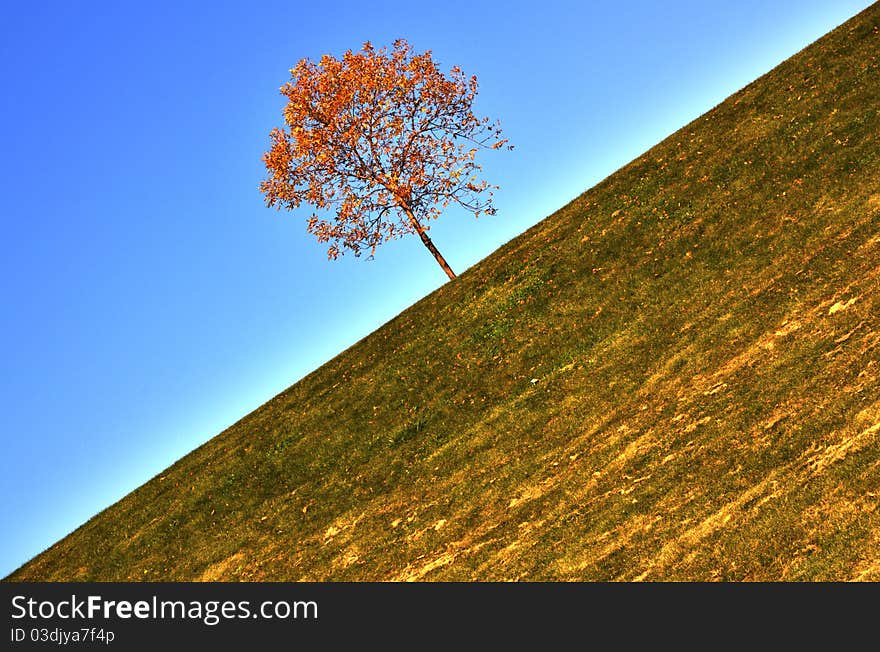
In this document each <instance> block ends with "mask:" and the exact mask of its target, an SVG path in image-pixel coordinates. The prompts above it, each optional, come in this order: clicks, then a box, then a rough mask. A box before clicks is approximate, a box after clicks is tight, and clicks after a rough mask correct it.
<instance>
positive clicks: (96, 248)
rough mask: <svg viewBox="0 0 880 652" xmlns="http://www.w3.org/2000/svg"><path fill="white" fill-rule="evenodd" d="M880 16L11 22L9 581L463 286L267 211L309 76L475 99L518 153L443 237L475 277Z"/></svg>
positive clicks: (59, 17)
mask: <svg viewBox="0 0 880 652" xmlns="http://www.w3.org/2000/svg"><path fill="white" fill-rule="evenodd" d="M869 4H870V2H868V1H867V0H835V1H834V2H828V1H827V0H775V1H771V2H767V1H766V0H763V1H759V0H738V1H737V2H727V1H721V0H718V1H714V2H707V1H705V0H703V1H696V0H693V1H676V2H655V1H654V2H648V1H639V2H633V1H628V2H627V1H622V0H608V1H602V2H571V3H561V2H553V1H550V0H548V1H547V2H530V3H518V2H514V3H507V2H496V3H488V2H485V3H481V2H476V3H474V2H470V1H467V2H457V1H453V2H412V1H411V0H410V1H406V2H371V3H358V2H344V1H343V2H333V3H322V2H313V1H311V2H297V1H291V0H287V1H285V2H236V3H232V2H203V3H196V2H150V3H133V2H132V3H129V2H104V3H102V2H87V3H85V2H84V3H78V2H77V3H72V2H49V3H45V2H41V3H23V2H18V3H7V5H5V7H4V11H3V26H2V28H0V30H2V38H0V71H2V73H0V74H2V78H0V82H2V83H0V89H2V94H3V95H2V102H0V118H2V119H0V130H2V133H0V136H2V147H0V195H2V209H0V211H2V212H0V214H2V229H3V230H2V248H3V253H2V256H0V291H2V304H0V305H2V319H0V360H2V393H0V417H2V421H0V428H2V437H3V455H2V467H0V483H2V506H0V523H2V524H3V525H2V528H3V537H2V543H0V576H4V575H6V574H7V573H9V572H11V571H12V570H14V569H15V568H16V567H17V566H18V565H20V564H21V563H23V562H25V561H26V560H27V559H29V558H30V557H32V556H33V555H35V554H37V553H39V552H40V551H42V550H43V549H45V548H46V547H48V546H49V545H51V544H52V543H53V542H55V541H56V540H58V539H59V538H61V537H63V536H64V535H66V534H67V533H68V532H70V531H72V530H73V529H74V528H76V527H77V526H79V525H80V524H82V523H83V522H84V521H86V520H87V519H88V518H89V517H91V516H92V515H94V514H95V513H97V512H98V511H100V510H101V509H103V508H104V507H106V506H108V505H110V504H111V503H113V502H114V501H116V500H118V499H119V498H121V497H122V496H124V495H125V494H126V493H128V492H129V491H131V490H132V489H134V488H135V487H137V486H138V485H140V484H142V483H143V482H144V481H146V480H148V479H149V478H150V477H152V476H153V475H155V474H156V473H158V472H160V471H161V470H162V469H164V468H165V467H166V466H168V465H169V464H171V463H172V462H174V461H175V460H176V459H178V458H179V457H181V456H183V455H184V454H186V453H187V452H188V451H190V450H192V449H193V448H195V447H196V446H198V445H199V444H201V443H203V442H204V441H206V440H207V439H209V438H211V437H212V436H214V435H216V434H217V433H219V432H220V431H221V430H223V429H224V428H225V427H226V426H228V425H230V424H231V423H233V422H235V421H236V420H238V419H239V418H240V417H242V416H243V415H245V414H246V413H247V412H249V411H251V410H253V409H254V408H256V407H258V406H259V405H261V404H262V403H263V402H265V401H266V400H268V399H269V398H271V397H272V396H273V395H275V394H276V393H278V392H279V391H281V390H283V389H284V388H285V387H287V386H288V385H290V384H292V383H293V382H295V381H296V380H297V379H299V378H301V377H302V376H303V375H305V374H306V373H308V372H309V371H310V370H312V369H314V368H315V367H317V366H319V365H320V364H321V363H323V362H324V361H326V360H327V359H329V358H331V357H332V356H333V355H335V354H336V353H338V352H340V351H341V350H343V349H345V348H346V347H348V346H349V345H351V344H353V343H354V342H355V341H357V340H358V339H360V338H361V337H363V336H364V335H366V334H368V333H369V332H370V331H372V330H374V329H375V328H376V327H378V326H379V325H381V324H382V323H384V322H385V321H387V320H388V319H390V318H392V317H393V316H394V315H396V314H397V313H399V312H400V311H401V310H402V309H404V308H406V307H407V306H408V305H410V304H411V303H413V302H414V301H416V300H417V299H419V298H420V297H422V296H424V295H425V294H427V293H429V292H431V291H432V290H434V289H435V288H437V287H438V286H440V285H441V284H442V283H444V282H445V280H446V277H445V275H444V273H443V272H442V270H441V269H440V268H439V267H438V266H437V264H436V263H435V262H434V260H433V258H432V257H431V256H430V254H428V252H427V251H426V250H425V249H424V248H423V246H422V245H421V243H420V242H419V241H418V240H417V239H413V240H411V241H397V242H395V243H391V244H387V245H385V246H384V247H382V248H380V249H379V250H378V251H377V255H376V258H375V260H373V261H367V260H365V259H355V258H353V257H351V256H346V257H345V258H342V259H340V260H339V261H337V262H335V263H334V262H329V261H327V259H326V255H325V247H324V246H322V245H319V244H318V243H316V242H315V241H314V240H313V238H312V237H311V236H309V235H308V234H307V233H306V232H305V223H304V215H303V214H290V213H285V212H282V213H278V212H275V211H274V210H269V209H267V208H265V207H264V204H263V201H262V197H261V196H260V194H259V193H258V191H257V185H258V183H259V181H260V180H261V178H262V176H263V168H262V164H261V162H260V155H261V154H262V152H263V151H264V150H265V148H266V147H267V145H268V137H267V136H268V132H269V130H270V128H271V127H273V126H275V125H277V124H280V109H281V107H282V105H283V98H282V97H281V96H280V95H279V94H278V87H279V86H280V85H281V84H282V83H283V82H285V81H286V80H287V78H288V70H289V69H290V68H291V67H292V66H293V65H294V64H295V63H296V61H297V60H299V59H300V58H302V57H311V58H316V57H319V56H320V55H321V54H323V53H325V52H330V53H333V54H335V55H339V54H341V53H342V52H343V51H344V50H345V49H348V48H358V47H359V46H360V44H361V43H362V42H363V41H365V40H371V41H373V42H374V43H375V44H377V45H378V44H386V43H389V42H391V41H392V40H393V39H395V38H397V37H405V38H407V39H408V40H409V41H410V42H411V43H412V44H413V45H414V46H415V47H416V48H417V49H418V50H425V49H431V50H433V52H434V55H435V58H436V59H438V60H439V61H440V62H441V64H442V66H443V67H444V68H446V69H448V68H449V67H450V66H452V65H454V64H457V65H459V66H461V67H462V68H463V69H464V70H465V72H467V73H475V74H476V75H477V76H478V78H479V80H480V94H479V95H478V98H477V108H478V110H479V111H480V112H481V113H483V114H486V115H489V116H491V117H493V118H500V119H501V121H502V124H503V126H504V129H505V132H506V135H507V136H508V137H509V138H510V139H511V141H512V142H513V143H514V144H515V145H516V149H515V150H514V151H513V152H487V153H486V155H485V156H484V157H483V158H482V163H483V164H484V172H485V176H486V177H487V178H488V179H489V180H490V181H492V182H495V183H498V184H500V185H501V187H502V188H501V190H500V191H499V192H498V193H496V196H497V207H498V209H499V213H498V215H497V216H495V217H485V218H481V219H480V220H479V221H477V220H474V219H473V217H472V216H467V215H465V214H463V213H454V212H450V213H449V214H448V215H445V216H444V217H443V218H441V220H439V221H438V222H436V223H435V224H434V228H433V229H432V231H431V235H432V237H433V238H434V240H435V242H436V244H437V245H438V247H439V248H440V250H441V251H442V252H443V253H444V254H445V256H446V258H447V259H448V260H449V262H450V264H451V265H452V266H453V268H454V269H455V270H456V271H459V272H460V271H462V270H464V269H466V268H467V267H469V266H471V265H473V264H474V263H476V262H477V261H479V260H480V259H481V258H483V257H485V256H487V255H488V254H490V253H491V252H492V251H493V250H495V249H496V248H497V247H498V246H499V245H501V244H503V243H504V242H506V241H507V240H509V239H510V238H512V237H514V236H516V235H517V234H519V233H520V232H522V231H523V230H524V229H526V228H528V227H529V226H531V225H532V224H534V223H536V222H537V221H539V220H540V219H542V218H543V217H545V216H546V215H548V214H549V213H551V212H553V210H555V209H556V208H558V207H560V206H561V205H563V204H564V203H566V202H567V201H569V200H570V199H572V198H574V197H575V196H577V195H578V194H580V193H581V192H583V191H584V190H586V189H587V188H588V187H590V186H592V185H594V184H595V183H596V182H598V181H600V180H601V179H602V178H604V177H605V176H607V175H608V174H610V173H611V172H613V171H614V170H615V169H617V168H618V167H620V166H621V165H623V164H625V163H626V162H628V161H629V160H631V159H632V158H634V157H635V156H637V155H638V154H640V153H641V152H643V151H644V150H645V149H647V148H648V147H650V146H651V145H653V144H655V143H657V142H658V141H660V140H661V139H662V138H663V137H665V136H666V135H668V134H670V133H671V132H673V131H674V130H676V129H677V128H678V127H680V126H682V125H684V124H685V123H687V122H688V121H690V120H691V119H693V118H695V117H697V116H698V115H700V114H701V113H703V112H705V111H706V110H708V109H710V108H711V107H712V106H714V105H715V104H717V103H718V102H720V101H721V100H723V99H724V98H725V97H726V96H727V95H729V94H730V93H732V92H733V91H735V90H737V89H738V88H741V87H742V86H744V85H745V84H747V83H748V82H750V81H752V80H753V79H755V78H756V77H758V76H759V75H761V74H763V73H764V72H766V71H768V70H770V69H771V68H772V67H774V66H775V65H776V64H778V63H779V62H780V61H782V60H784V59H785V58H787V57H788V56H790V55H792V54H794V53H795V52H796V51H798V50H799V49H801V48H802V47H804V46H805V45H807V44H808V43H810V42H812V41H813V40H815V39H816V38H818V37H820V36H821V35H822V34H824V33H825V32H827V31H828V30H830V29H831V28H833V27H835V26H837V25H838V24H840V23H842V22H843V21H845V20H846V19H847V18H849V17H850V16H852V15H854V14H855V13H857V12H858V11H860V10H861V9H863V8H864V7H866V6H868V5H869ZM303 213H306V211H305V210H304V211H303Z"/></svg>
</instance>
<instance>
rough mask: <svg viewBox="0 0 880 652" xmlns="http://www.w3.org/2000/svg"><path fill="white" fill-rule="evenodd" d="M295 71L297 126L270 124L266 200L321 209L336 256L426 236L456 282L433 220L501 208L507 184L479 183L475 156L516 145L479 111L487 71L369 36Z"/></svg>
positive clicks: (291, 111) (289, 87)
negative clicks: (377, 44) (446, 67)
mask: <svg viewBox="0 0 880 652" xmlns="http://www.w3.org/2000/svg"><path fill="white" fill-rule="evenodd" d="M290 72H291V80H290V81H289V82H288V83H286V84H285V85H284V86H282V87H281V94H282V95H284V96H285V97H287V99H288V100H289V101H288V103H287V106H286V107H285V109H284V121H285V123H286V125H287V126H286V128H280V129H279V128H276V129H273V130H272V132H271V134H270V138H271V148H270V149H269V151H268V152H266V153H265V154H264V155H263V161H264V162H265V164H266V169H267V172H268V175H267V178H266V180H265V181H263V182H262V183H261V184H260V192H262V193H263V194H264V195H265V196H266V203H267V205H268V206H275V207H276V208H278V209H281V208H282V207H284V208H287V209H291V210H292V209H294V208H297V207H299V206H300V204H303V203H305V204H308V205H311V206H312V207H314V209H315V212H314V213H313V214H312V216H311V217H310V218H309V220H308V231H309V233H312V234H314V235H315V236H316V237H317V238H318V241H319V242H329V243H330V246H329V249H328V251H327V255H328V257H329V258H331V259H335V258H337V257H338V256H339V255H340V254H341V253H343V250H344V249H348V250H351V251H352V252H354V255H355V256H359V255H360V254H361V252H362V251H365V250H369V251H370V255H371V256H372V255H373V254H375V252H376V247H377V246H378V245H380V244H382V243H383V242H386V241H388V240H391V239H392V238H397V237H400V236H403V235H406V234H408V233H417V234H418V235H419V237H420V238H421V240H422V242H423V243H424V245H425V246H426V247H427V248H428V251H430V252H431V253H432V254H433V256H434V258H436V259H437V262H438V263H439V264H440V267H442V268H443V271H445V272H446V274H447V275H448V276H449V278H450V279H452V278H455V273H454V272H453V271H452V268H451V267H450V266H449V264H448V263H447V262H446V259H445V258H443V256H442V255H441V254H440V252H439V251H438V249H437V247H435V246H434V243H433V242H432V241H431V238H430V237H428V228H429V226H428V222H429V221H430V220H432V219H435V218H436V217H437V216H438V215H439V214H440V211H441V210H442V209H444V208H446V207H447V206H448V205H449V204H450V203H453V202H455V203H458V204H459V205H461V206H463V207H464V208H465V209H467V210H468V211H469V212H472V213H473V214H474V216H475V217H479V216H480V215H481V214H483V213H485V214H490V215H491V214H494V213H495V209H494V208H493V206H492V189H493V188H494V189H497V186H490V185H489V184H488V183H487V182H486V181H484V180H480V179H478V178H477V177H478V173H479V172H480V169H481V168H480V166H479V165H477V164H476V163H475V162H474V158H475V156H476V153H477V151H478V150H479V149H499V148H501V147H503V146H505V145H506V143H507V140H506V139H502V138H501V129H500V126H499V123H497V122H496V123H491V124H490V122H489V119H488V118H478V117H477V116H476V115H474V112H473V109H472V104H473V100H474V97H475V96H476V93H477V78H476V77H475V76H472V77H470V78H467V77H466V76H465V75H464V73H463V72H462V71H461V70H460V69H459V68H458V67H453V68H452V70H451V71H450V74H449V76H448V77H447V76H445V75H444V74H443V73H442V72H440V70H438V68H437V65H436V64H435V63H434V61H433V60H432V58H431V52H430V51H427V52H425V53H424V54H415V53H414V52H413V49H412V47H411V46H410V45H409V44H408V43H407V42H406V41H405V40H403V39H400V40H397V41H395V42H394V47H393V49H392V50H391V51H390V52H389V51H388V49H387V48H384V47H383V48H381V49H379V50H376V49H374V48H373V46H372V45H371V44H370V43H369V42H368V43H365V44H364V46H363V48H362V49H361V51H359V52H356V53H354V52H352V51H351V50H349V51H348V52H346V53H345V54H344V55H343V57H342V59H341V60H340V59H336V58H334V57H332V56H330V55H324V56H323V57H322V58H321V61H320V62H319V63H317V64H315V63H313V62H312V61H310V60H308V59H303V60H302V61H300V62H299V63H298V64H297V65H296V67H295V68H293V69H292V70H291V71H290ZM508 148H509V149H512V146H508ZM318 211H320V214H319V212H318ZM333 213H335V214H333ZM322 215H323V216H322Z"/></svg>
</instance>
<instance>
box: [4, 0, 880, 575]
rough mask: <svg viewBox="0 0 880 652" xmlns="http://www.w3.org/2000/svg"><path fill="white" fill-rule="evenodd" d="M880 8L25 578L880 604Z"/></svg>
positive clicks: (83, 530) (267, 410)
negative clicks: (821, 596) (672, 587)
mask: <svg viewBox="0 0 880 652" xmlns="http://www.w3.org/2000/svg"><path fill="white" fill-rule="evenodd" d="M878 26H880V5H874V6H873V7H871V8H869V9H867V10H866V11H864V12H862V13H861V14H860V15H859V16H857V17H855V18H854V19H853V20H851V21H850V22H848V23H846V24H845V25H843V26H841V27H840V28H838V29H837V30H835V31H834V32H832V33H831V34H829V35H828V36H826V37H824V38H823V39H821V40H820V41H818V42H817V43H815V44H813V45H812V46H810V47H809V48H807V49H806V50H804V51H802V52H801V53H799V54H797V55H796V56H795V57H793V58H791V59H789V60H788V61H786V62H785V63H783V64H782V65H780V66H779V67H778V68H776V69H775V70H773V71H771V72H770V73H769V74H767V75H765V76H764V77H762V78H760V79H759V80H757V81H756V82H754V83H753V84H751V85H749V86H748V87H746V88H744V89H743V90H741V91H739V92H738V93H736V94H735V95H733V96H732V97H730V98H729V99H727V100H726V101H725V102H724V103H722V104H721V105H719V106H718V107H716V108H715V109H714V110H712V111H711V112H709V113H707V114H706V115H704V116H702V117H700V118H699V119H697V120H695V121H694V122H693V123H691V124H689V125H687V126H686V127H684V128H683V129H681V130H680V131H678V132H677V133H675V134H673V135H672V136H670V137H669V138H667V139H666V140H665V141H663V142H662V143H660V144H659V145H657V146H656V147H654V148H653V149H651V150H650V151H648V152H647V153H645V154H644V155H643V156H641V157H640V158H638V159H637V160H635V161H633V162H632V163H630V164H629V165H627V166H625V167H624V168H622V169H621V170H619V171H618V172H617V173H615V174H614V175H612V176H611V177H609V178H608V179H606V180H605V181H603V182H602V183H600V184H599V185H597V186H596V187H594V188H592V189H591V190H589V191H588V192H586V193H584V194H583V195H581V196H580V197H578V198H577V199H576V200H574V201H573V202H571V203H570V204H568V205H567V206H565V207H563V208H562V209H561V210H559V211H558V212H557V213H555V214H553V215H551V216H550V217H548V218H547V219H545V220H544V221H542V222H541V223H539V224H538V225H536V226H535V227H534V228H532V229H530V230H529V231H527V232H526V233H524V234H522V235H521V236H519V237H518V238H516V239H514V240H513V241H511V242H509V243H508V244H506V245H505V246H503V247H502V248H501V249H499V250H498V251H497V252H495V253H494V254H493V255H491V256H490V257H488V258H487V259H486V260H484V261H483V262H481V263H480V264H478V265H476V266H475V267H473V268H471V269H469V270H468V271H467V272H465V273H464V274H462V275H461V276H460V277H459V278H458V279H456V280H455V281H453V282H450V283H448V284H446V285H444V286H443V287H441V288H440V289H439V290H437V291H436V292H434V293H433V294H431V295H430V296H428V297H426V298H425V299H423V300H421V301H420V302H418V303H417V304H415V305H414V306H412V307H411V308H410V309H408V310H406V311H405V312H403V313H402V314H401V315H399V316H398V317H397V318H395V319H394V320H392V321H391V322H389V323H388V324H386V325H385V326H383V327H382V328H380V329H379V330H377V331H376V332H374V333H373V334H371V335H370V336H368V337H367V338H365V339H364V340H362V341H361V342H359V343H357V344H356V345H355V346H353V347H351V348H350V349H348V350H347V351H345V352H343V353H342V354H340V355H339V356H338V357H336V358H335V359H333V360H332V361H330V362H329V363H327V364H326V365H324V366H323V367H321V368H320V369H318V370H316V371H315V372H313V373H312V374H310V375H309V376H308V377H306V378H305V379H303V380H302V381H300V382H298V383H297V384H295V385H293V386H292V387H291V388H289V389H288V390H287V391H285V392H283V393H282V394H280V395H279V396H277V397H275V398H274V399H272V400H271V401H269V402H268V403H266V404H265V405H264V406H262V407H261V408H259V409H258V410H256V411H254V412H253V413H251V414H250V415H248V416H247V417H245V418H244V419H242V420H241V421H240V422H238V423H236V424H235V425H234V426H232V427H231V428H229V429H228V430H226V431H225V432H223V433H221V434H220V435H218V436H217V437H215V438H214V439H212V440H211V441H209V442H208V443H206V444H205V445H204V446H202V447H200V448H199V449H197V450H195V451H194V452H192V453H191V454H189V455H188V456H186V457H185V458H183V459H181V460H180V461H178V462H177V463H176V464H174V465H173V466H172V467H171V468H169V469H167V470H166V471H164V472H163V473H162V474H161V475H160V476H157V477H156V478H154V479H152V480H151V481H150V482H148V483H147V484H145V485H143V486H142V487H140V488H139V489H137V490H136V491H134V492H133V493H132V494H130V495H129V496H127V497H126V498H124V499H123V500H121V501H119V502H118V503H116V504H115V505H113V506H111V507H109V508H108V509H107V510H105V511H104V512H102V513H101V514H99V515H97V516H96V517H94V518H93V519H91V520H90V521H88V522H87V523H86V524H85V525H83V526H82V527H80V528H79V529H78V530H76V531H75V532H74V533H72V534H71V535H69V536H68V537H66V538H65V539H63V540H61V541H60V542H58V543H57V544H55V545H54V546H53V547H51V548H50V549H49V550H47V551H46V552H44V553H42V554H41V555H39V556H38V557H36V558H35V559H33V560H31V561H30V562H28V563H27V564H25V565H24V566H23V567H22V568H20V569H19V570H17V571H16V572H14V573H13V574H12V575H11V576H10V577H9V578H7V579H12V580H62V581H63V580H198V579H220V580H395V579H424V580H476V579H479V580H507V579H514V580H517V579H518V580H633V579H637V578H639V579H648V580H853V579H863V580H880V509H878V505H880V83H878V80H880V33H878V32H880V27H878Z"/></svg>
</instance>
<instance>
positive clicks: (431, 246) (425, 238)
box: [404, 208, 455, 280]
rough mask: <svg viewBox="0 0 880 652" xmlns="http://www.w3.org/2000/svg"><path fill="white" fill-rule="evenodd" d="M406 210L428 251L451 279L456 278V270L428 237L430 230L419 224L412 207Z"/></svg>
mask: <svg viewBox="0 0 880 652" xmlns="http://www.w3.org/2000/svg"><path fill="white" fill-rule="evenodd" d="M404 212H405V213H406V216H407V217H408V218H409V222H410V224H412V227H413V228H414V229H415V230H416V233H418V234H419V237H420V238H421V239H422V243H423V244H424V245H425V246H426V247H427V248H428V251H430V252H431V254H433V256H434V258H436V259H437V263H438V264H439V265H440V267H442V268H443V271H444V272H446V276H448V277H449V279H450V280H452V279H454V278H455V272H453V271H452V268H451V267H450V266H449V263H447V262H446V259H445V258H444V257H443V254H441V253H440V252H439V251H438V249H437V247H435V246H434V243H433V242H432V241H431V238H429V237H428V232H427V231H425V227H423V226H422V225H421V224H419V221H418V220H417V219H416V216H415V215H413V212H412V211H411V210H410V209H408V208H405V209H404Z"/></svg>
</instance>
